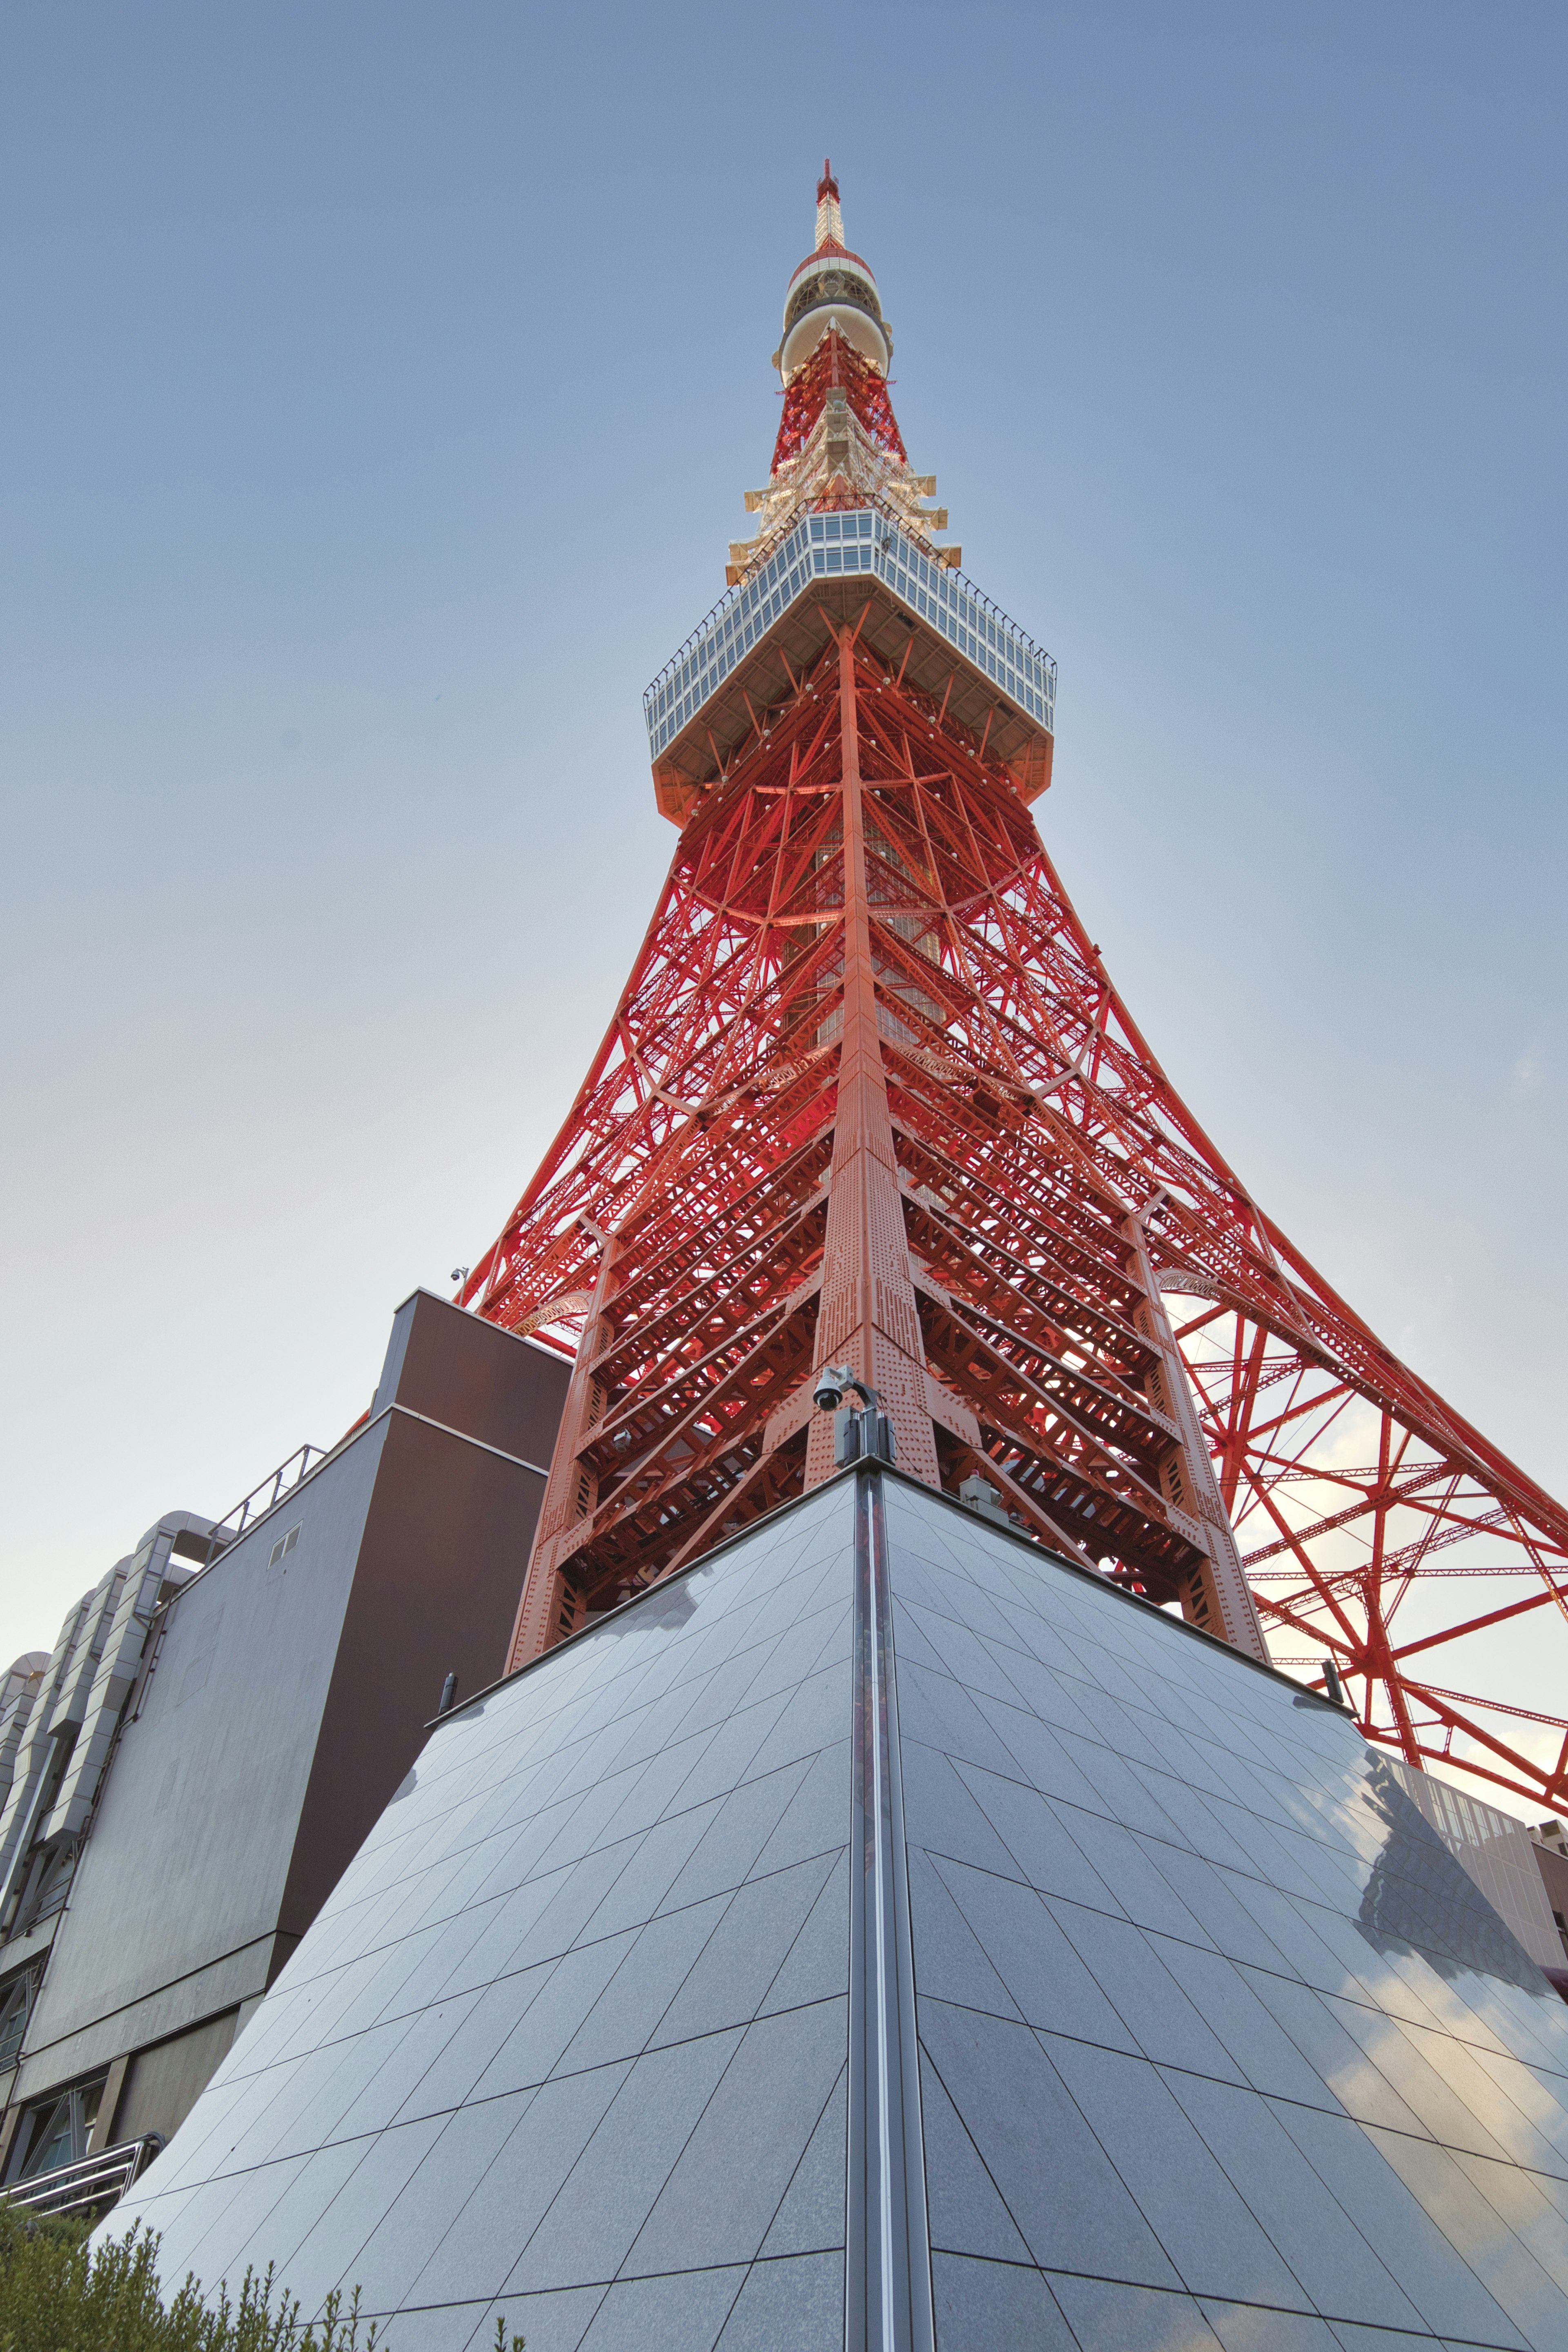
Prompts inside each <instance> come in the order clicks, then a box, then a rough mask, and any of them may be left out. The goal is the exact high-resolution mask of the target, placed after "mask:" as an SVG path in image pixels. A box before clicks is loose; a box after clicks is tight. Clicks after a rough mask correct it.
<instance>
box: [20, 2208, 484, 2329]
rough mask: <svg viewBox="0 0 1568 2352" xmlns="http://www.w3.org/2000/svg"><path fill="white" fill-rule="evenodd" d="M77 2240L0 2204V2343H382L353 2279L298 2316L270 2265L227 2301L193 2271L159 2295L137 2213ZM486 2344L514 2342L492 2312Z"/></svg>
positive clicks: (154, 2255) (153, 2242)
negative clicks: (364, 2321) (95, 2243)
mask: <svg viewBox="0 0 1568 2352" xmlns="http://www.w3.org/2000/svg"><path fill="white" fill-rule="evenodd" d="M87 2241H88V2227H87V2224H86V2223H85V2222H78V2221H51V2220H47V2219H39V2220H35V2219H33V2218H32V2217H31V2216H29V2215H28V2214H26V2212H25V2211H20V2210H17V2209H16V2207H13V2206H6V2205H0V2352H377V2347H379V2352H392V2343H391V2338H390V2337H389V2336H384V2335H382V2334H381V2333H380V2332H379V2331H378V2328H377V2326H376V2323H375V2322H374V2320H373V2321H372V2322H371V2325H370V2328H369V2332H368V2334H363V2335H362V2333H361V2321H360V2315H359V2289H358V2288H357V2287H356V2288H355V2289H354V2292H353V2297H352V2298H351V2300H350V2302H349V2303H348V2304H347V2305H344V2303H343V2301H342V2296H341V2295H339V2294H335V2293H334V2294H330V2295H329V2296H328V2297H327V2300H326V2305H325V2307H324V2309H323V2311H322V2314H321V2318H320V2319H318V2320H313V2321H311V2322H310V2323H309V2324H308V2325H305V2326H301V2324H300V2305H299V2304H298V2303H297V2302H296V2301H294V2300H292V2299H291V2298H290V2297H289V2295H287V2294H283V2293H282V2292H281V2291H280V2290H275V2288H274V2284H273V2276H272V2273H271V2271H270V2270H268V2273H267V2275H266V2277H265V2278H261V2279H258V2277H257V2276H256V2273H255V2272H254V2271H247V2273H246V2274H245V2283H244V2284H243V2286H242V2287H241V2288H240V2291H239V2300H238V2302H237V2303H231V2301H230V2300H229V2294H228V2290H227V2288H226V2287H223V2288H220V2289H219V2291H218V2293H217V2294H216V2296H215V2298H214V2299H213V2301H212V2303H211V2304H210V2305H209V2304H208V2303H206V2302H205V2301H204V2299H203V2296H202V2292H201V2288H200V2286H199V2285H198V2284H197V2282H196V2280H195V2278H194V2277H187V2278H186V2280H185V2282H184V2285H183V2286H182V2287H181V2288H180V2289H179V2291H178V2292H177V2293H176V2294H174V2297H173V2299H172V2300H171V2301H168V2302H165V2301H164V2299H163V2287H162V2285H161V2283H160V2281H159V2277H158V2240H157V2239H156V2238H155V2237H154V2236H153V2235H152V2234H151V2233H150V2232H149V2231H145V2230H143V2229H142V2227H141V2225H140V2223H138V2225H137V2226H136V2227H135V2228H134V2229H133V2230H132V2231H131V2232H130V2234H129V2236H127V2237H124V2238H120V2239H114V2240H111V2241H110V2242H109V2243H107V2244H105V2245H101V2246H99V2247H97V2248H96V2249H94V2248H92V2247H89V2244H88V2242H87ZM275 2292H276V2294H277V2307H276V2308H274V2302H273V2298H274V2294H275ZM411 2352H416V2347H411ZM496 2352H522V2338H521V2336H512V2337H511V2338H510V2343H509V2339H508V2336H507V2332H506V2327H505V2324H504V2323H503V2322H502V2321H501V2320H499V2319H498V2320H497V2322H496Z"/></svg>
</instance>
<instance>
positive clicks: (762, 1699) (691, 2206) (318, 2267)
mask: <svg viewBox="0 0 1568 2352" xmlns="http://www.w3.org/2000/svg"><path fill="white" fill-rule="evenodd" d="M847 1540H848V1515H847V1496H846V1494H845V1492H844V1491H843V1490H842V1489H841V1488H835V1489H832V1490H830V1491H829V1492H828V1493H826V1494H824V1495H822V1496H817V1497H815V1498H813V1499H812V1500H810V1501H808V1502H807V1503H806V1504H805V1505H804V1506H803V1507H800V1508H798V1509H797V1510H795V1511H793V1512H791V1513H788V1514H786V1515H784V1516H782V1517H779V1518H778V1519H775V1520H774V1521H773V1522H771V1523H769V1524H768V1525H767V1526H765V1527H764V1528H761V1529H759V1530H758V1531H757V1532H756V1533H755V1534H754V1535H753V1536H752V1537H751V1538H748V1539H746V1540H745V1541H744V1542H742V1543H740V1544H737V1545H736V1546H735V1547H733V1548H732V1549H731V1550H729V1551H727V1552H726V1553H724V1554H722V1555H721V1556H720V1557H719V1558H717V1559H713V1560H712V1561H710V1562H709V1563H705V1564H704V1565H703V1566H701V1567H700V1568H699V1569H697V1570H694V1571H692V1572H691V1573H690V1574H689V1575H688V1576H687V1577H685V1578H683V1579H681V1580H679V1582H677V1583H675V1584H673V1585H671V1586H669V1587H667V1588H664V1589H662V1590H660V1591H656V1592H654V1593H652V1594H650V1595H649V1596H648V1597H647V1599H646V1600H644V1601H639V1602H638V1603H637V1604H636V1606H635V1607H633V1608H631V1609H628V1610H626V1611H625V1612H621V1613H620V1614H619V1615H617V1616H616V1617H615V1618H613V1619H611V1620H609V1621H607V1622H605V1624H604V1625H602V1626H599V1627H595V1629H593V1630H592V1631H590V1632H589V1633H585V1634H584V1636H582V1637H581V1638H580V1639H579V1640H578V1641H577V1642H576V1643H573V1644H572V1645H570V1646H569V1647H568V1648H566V1649H564V1650H563V1651H561V1652H558V1653H556V1654H553V1655H552V1656H551V1657H548V1658H546V1659H545V1660H543V1661H542V1663H541V1664H539V1665H538V1666H537V1667H535V1668H534V1669H532V1670H531V1671H530V1672H529V1673H527V1674H525V1675H521V1676H518V1677H516V1678H515V1679H514V1680H513V1681H511V1682H510V1683H509V1684H507V1685H503V1686H502V1687H501V1688H500V1689H499V1690H497V1691H496V1692H495V1693H493V1694H492V1695H491V1696H489V1697H488V1698H486V1699H484V1700H482V1701H481V1702H479V1704H478V1705H477V1706H473V1707H471V1708H469V1709H468V1710H466V1711H464V1712H462V1713H461V1714H460V1715H459V1716H458V1717H457V1718H455V1719H454V1720H453V1721H452V1722H451V1723H450V1724H449V1725H447V1726H446V1727H443V1728H442V1729H441V1730H440V1731H439V1732H438V1733H437V1735H436V1736H435V1737H434V1738H433V1739H432V1740H431V1742H430V1745H429V1748H428V1749H427V1750H426V1755H425V1756H424V1757H423V1758H422V1759H420V1762H419V1764H418V1766H417V1768H416V1770H415V1771H414V1772H413V1773H411V1774H410V1775H409V1778H408V1781H407V1783H406V1784H405V1787H404V1789H403V1790H400V1791H399V1794H398V1796H397V1798H396V1800H395V1801H394V1803H393V1804H392V1805H391V1806H389V1807H388V1809H387V1811H386V1813H385V1814H384V1818H383V1820H382V1822H381V1823H380V1825H379V1826H378V1828H377V1829H376V1831H375V1832H374V1835H373V1836H372V1837H371V1839H370V1840H369V1841H368V1843H366V1845H365V1847H364V1849H363V1852H362V1853H361V1854H360V1855H359V1857H358V1858H357V1860H356V1861H355V1862H354V1864H353V1866H352V1868H351V1869H350V1870H349V1872H348V1873H347V1874H346V1875H345V1877H344V1879H343V1881H342V1884H341V1885H340V1886H339V1888H338V1890H337V1892H336V1894H335V1895H333V1897H332V1899H331V1902H330V1903H329V1904H328V1906H327V1907H326V1909H325V1910H324V1911H323V1913H322V1915H321V1918H320V1919H319V1920H318V1922H317V1924H316V1926H315V1927H314V1928H313V1929H312V1930H311V1932H310V1935H309V1936H308V1937H306V1939H305V1941H304V1943H303V1944H302V1945H301V1947H300V1950H299V1952H298V1953H297V1954H296V1956H295V1958H294V1959H293V1960H292V1961H291V1963H290V1964H289V1967H288V1969H286V1970H285V1971H284V1973H283V1975H282V1976H281V1977H280V1978H279V1981H278V1983H277V1985H276V1986H275V1987H274V1989H273V1990H272V1992H271V1993H270V1994H269V1995H268V1999H267V2000H266V2002H265V2003H264V2004H263V2006H262V2008H261V2010H260V2011H258V2014H257V2016H256V2018H255V2019H254V2021H252V2023H251V2024H250V2025H249V2027H248V2028H247V2031H246V2032H244V2033H243V2034H242V2035H241V2037H240V2040H239V2042H237V2044H236V2047H235V2050H234V2052H233V2053H231V2055H230V2057H229V2059H228V2061H227V2062H226V2064H225V2066H224V2067H223V2068H222V2069H221V2070H220V2072H219V2074H217V2076H216V2079H215V2081H214V2083H213V2084H212V2085H211V2087H210V2088H209V2089H208V2091H207V2092H206V2094H205V2096H204V2098H203V2099H202V2101H201V2102H200V2104H199V2105H198V2106H197V2108H196V2110H195V2113H194V2114H193V2116H191V2118H190V2120H189V2122H188V2123H187V2125H186V2126H185V2127H184V2130H183V2131H182V2132H181V2133H180V2135H179V2137H178V2138H177V2139H176V2141H175V2142H174V2146H173V2147H171V2148H170V2150H169V2151H168V2153H167V2154H166V2155H165V2156H164V2157H163V2158H161V2159H160V2161H159V2163H158V2165H157V2166H156V2167H154V2168H153V2173H150V2174H149V2175H148V2176H147V2179H146V2186H145V2190H144V2192H139V2193H138V2195H137V2197H136V2198H135V2200H134V2201H133V2205H132V2203H128V2204H127V2205H126V2206H125V2207H122V2208H121V2210H120V2211H119V2212H118V2213H117V2215H116V2217H115V2226H117V2227H122V2226H123V2225H124V2222H125V2221H127V2220H128V2219H129V2218H131V2214H132V2210H134V2211H136V2212H140V2213H142V2214H144V2215H145V2217H146V2219H147V2220H148V2221H150V2222H151V2223H152V2225H153V2227H154V2228H156V2229H158V2230H160V2231H163V2233H164V2252H163V2261H164V2266H165V2269H166V2270H168V2271H171V2272H173V2273H176V2274H177V2273H183V2272H184V2269H185V2268H186V2267H187V2266H192V2267H195V2270H196V2271H197V2273H198V2274H199V2275H204V2276H205V2277H207V2278H209V2279H216V2277H218V2276H219V2275H222V2274H226V2275H230V2276H235V2277H237V2276H238V2275H239V2274H240V2273H241V2272H243V2270H244V2267H245V2265H246V2263H248V2262H252V2261H259V2263H260V2264H261V2266H262V2267H265V2265H266V2263H268V2262H270V2261H273V2260H276V2261H277V2262H278V2263H279V2270H280V2273H286V2274H287V2276H288V2278H289V2283H290V2292H291V2293H295V2294H302V2295H303V2296H304V2298H305V2299H306V2301H307V2302H308V2303H310V2304H312V2305H313V2304H314V2303H316V2302H317V2301H319V2300H320V2298H321V2296H322V2295H324V2294H326V2292H327V2291H328V2289H329V2288H331V2286H332V2285H334V2284H337V2283H338V2282H339V2281H340V2280H341V2279H345V2278H346V2279H347V2280H348V2281H349V2283H350V2284H351V2285H352V2284H355V2283H357V2284H361V2285H362V2286H363V2290H364V2300H365V2305H366V2307H367V2309H372V2310H375V2311H392V2310H397V2311H402V2312H405V2313H409V2314H414V2313H416V2314H417V2315H418V2317H417V2320H416V2321H412V2322H410V2321H405V2323H403V2325H404V2330H405V2333H409V2334H410V2336H411V2340H415V2341H417V2342H418V2343H419V2344H420V2345H421V2346H426V2347H434V2346H437V2345H446V2344H453V2345H456V2344H458V2343H463V2342H466V2341H467V2340H468V2336H469V2335H470V2334H471V2333H472V2332H473V2331H474V2330H475V2328H476V2327H478V2328H479V2329H480V2330H481V2331H482V2332H483V2333H485V2334H489V2332H490V2330H491V2328H492V2326H493V2316H492V2315H493V2313H494V2311H495V2310H496V2309H498V2308H499V2309H501V2310H504V2311H505V2313H506V2314H507V2315H508V2318H509V2321H510V2325H511V2326H513V2327H515V2328H516V2329H517V2330H518V2331H519V2332H520V2333H521V2334H523V2335H525V2336H527V2339H528V2342H529V2344H530V2346H531V2347H541V2346H542V2347H546V2352H548V2347H550V2346H551V2345H552V2344H554V2343H557V2342H562V2343H564V2342H571V2343H572V2344H574V2345H575V2344H576V2343H577V2342H579V2341H580V2340H581V2339H582V2338H583V2337H584V2335H586V2336H587V2340H588V2342H589V2343H590V2345H591V2346H593V2347H595V2352H598V2347H599V2346H600V2345H601V2344H603V2345H609V2344H612V2343H615V2344H619V2343H621V2342H623V2341H624V2342H626V2343H628V2344H638V2345H641V2344H646V2343H655V2342H658V2343H664V2342H668V2343H670V2344H672V2345H673V2344H679V2345H682V2346H685V2345H692V2346H696V2345H705V2344H711V2343H712V2342H713V2341H714V2340H715V2338H716V2337H717V2336H719V2334H720V2331H721V2329H728V2330H730V2331H731V2337H730V2340H731V2343H732V2344H734V2345H739V2344H742V2343H745V2344H773V2343H781V2344H782V2343H786V2342H787V2343H789V2344H790V2345H792V2346H799V2347H803V2352H805V2347H812V2346H815V2345H822V2346H825V2347H826V2345H828V2344H830V2343H832V2342H833V2341H834V2340H835V2337H836V2336H837V2335H840V2334H841V2332H842V2317H843V2268H844V2257H843V2245H844V2131H845V2122H844V2115H845V2070H846V2056H847V2022H846V2008H847V2003H846V1990H847V1967H848V1961H847V1946H846V1939H845V1920H846V1917H847V1891H846V1878H847V1855H846V1843H847V1832H848V1818H847V1807H846V1801H845V1796H846V1791H847V1787H848V1780H849V1759H848V1743H849V1727H850V1704H849V1633H850V1625H849V1620H850V1576H849V1569H848V1559H847ZM415 2331H416V2332H415Z"/></svg>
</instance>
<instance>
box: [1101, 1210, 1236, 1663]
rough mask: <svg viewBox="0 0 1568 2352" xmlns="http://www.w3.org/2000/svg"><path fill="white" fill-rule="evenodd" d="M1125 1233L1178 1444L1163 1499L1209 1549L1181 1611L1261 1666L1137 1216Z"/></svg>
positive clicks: (1230, 1532) (1163, 1407) (1231, 1538)
mask: <svg viewBox="0 0 1568 2352" xmlns="http://www.w3.org/2000/svg"><path fill="white" fill-rule="evenodd" d="M1127 1238H1128V1242H1129V1244H1130V1245H1131V1252H1132V1256H1133V1262H1134V1265H1135V1267H1136V1270H1137V1274H1138V1278H1139V1280H1140V1282H1141V1283H1142V1286H1143V1293H1144V1304H1143V1306H1142V1307H1140V1308H1139V1310H1138V1321H1139V1322H1140V1324H1141V1325H1142V1329H1143V1336H1144V1338H1145V1339H1152V1341H1153V1342H1154V1345H1155V1346H1156V1347H1157V1348H1158V1349H1159V1350H1160V1369H1159V1384H1160V1388H1161V1391H1162V1393H1161V1394H1160V1395H1159V1396H1156V1397H1152V1399H1151V1402H1152V1403H1153V1404H1155V1405H1156V1406H1157V1407H1158V1408H1159V1409H1160V1411H1161V1412H1163V1413H1164V1414H1165V1415H1166V1416H1167V1418H1168V1419H1170V1420H1172V1421H1173V1422H1174V1423H1175V1424H1176V1428H1177V1431H1178V1433H1179V1438H1178V1446H1179V1451H1178V1453H1177V1454H1176V1455H1175V1456H1174V1457H1173V1462H1172V1464H1171V1465H1170V1467H1171V1470H1172V1471H1173V1473H1174V1476H1173V1479H1172V1482H1171V1483H1172V1486H1173V1489H1174V1488H1176V1487H1179V1489H1180V1491H1179V1492H1177V1491H1173V1492H1172V1493H1171V1496H1170V1499H1171V1500H1172V1501H1173V1503H1175V1504H1177V1505H1178V1506H1179V1507H1180V1508H1181V1509H1183V1510H1184V1511H1185V1512H1186V1513H1187V1514H1188V1515H1189V1517H1192V1518H1194V1519H1196V1520H1197V1522H1198V1524H1199V1527H1200V1529H1201V1531H1202V1540H1203V1543H1204V1546H1205V1549H1206V1551H1207V1553H1208V1558H1207V1559H1205V1560H1204V1561H1202V1562H1201V1563H1200V1565H1199V1566H1198V1567H1197V1568H1195V1569H1194V1570H1193V1572H1192V1574H1191V1576H1190V1577H1189V1579H1188V1580H1187V1589H1186V1591H1184V1593H1183V1595H1182V1614H1183V1616H1184V1617H1185V1618H1186V1619H1187V1621H1188V1622H1189V1623H1190V1624H1194V1625H1199V1626H1201V1627H1202V1628H1203V1630H1204V1632H1205V1633H1217V1634H1219V1635H1220V1637H1221V1639H1222V1640H1224V1641H1226V1642H1228V1643H1230V1645H1231V1647H1232V1649H1234V1650H1243V1651H1245V1652H1246V1654H1247V1656H1248V1657H1249V1658H1256V1659H1257V1660H1258V1663H1259V1664H1261V1665H1267V1664H1268V1644H1267V1643H1266V1642H1265V1641H1264V1638H1263V1626H1262V1623H1261V1622H1260V1620H1259V1618H1258V1608H1257V1604H1256V1602H1255V1601H1254V1600H1253V1598H1252V1591H1251V1588H1250V1586H1249V1585H1248V1583H1247V1571H1246V1570H1245V1569H1244V1568H1243V1567H1242V1564H1241V1552H1240V1549H1239V1547H1238V1546H1237V1540H1236V1531H1235V1529H1234V1528H1232V1526H1231V1524H1230V1514H1229V1513H1228V1511H1227V1510H1226V1507H1225V1498H1224V1496H1222V1495H1221V1493H1220V1491H1219V1480H1218V1479H1217V1478H1216V1477H1215V1467H1214V1463H1213V1460H1212V1459H1211V1457H1210V1454H1209V1450H1208V1447H1207V1446H1206V1445H1205V1444H1204V1434H1203V1431H1202V1429H1201V1428H1200V1427H1199V1425H1198V1412H1197V1407H1196V1405H1195V1404H1194V1402H1193V1392H1192V1390H1191V1388H1190V1387H1189V1385H1188V1382H1187V1371H1186V1366H1185V1365H1184V1363H1183V1361H1182V1354H1181V1349H1179V1348H1178V1347H1177V1345H1176V1337H1175V1333H1174V1332H1173V1330H1172V1328H1171V1318H1170V1317H1169V1316H1168V1315H1167V1314H1166V1312H1165V1302H1164V1300H1163V1298H1162V1297H1161V1296H1160V1286H1159V1283H1158V1281H1157V1280H1156V1278H1155V1275H1154V1267H1153V1263H1152V1260H1151V1258H1150V1255H1149V1244H1148V1241H1147V1239H1146V1238H1145V1236H1144V1233H1143V1228H1142V1224H1141V1223H1139V1221H1138V1219H1137V1218H1136V1217H1129V1218H1128V1220H1127Z"/></svg>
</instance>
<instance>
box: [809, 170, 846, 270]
mask: <svg viewBox="0 0 1568 2352" xmlns="http://www.w3.org/2000/svg"><path fill="white" fill-rule="evenodd" d="M830 245H836V246H837V247H839V248H840V250H842V248H843V245H844V215H843V214H842V213H841V212H840V211H839V209H838V183H837V180H836V179H835V178H834V176H833V163H832V160H831V158H830V157H828V156H826V155H825V156H824V157H823V159H822V177H821V179H820V180H818V182H817V184H816V249H817V251H818V253H821V252H822V251H823V250H824V248H825V247H827V246H830Z"/></svg>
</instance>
